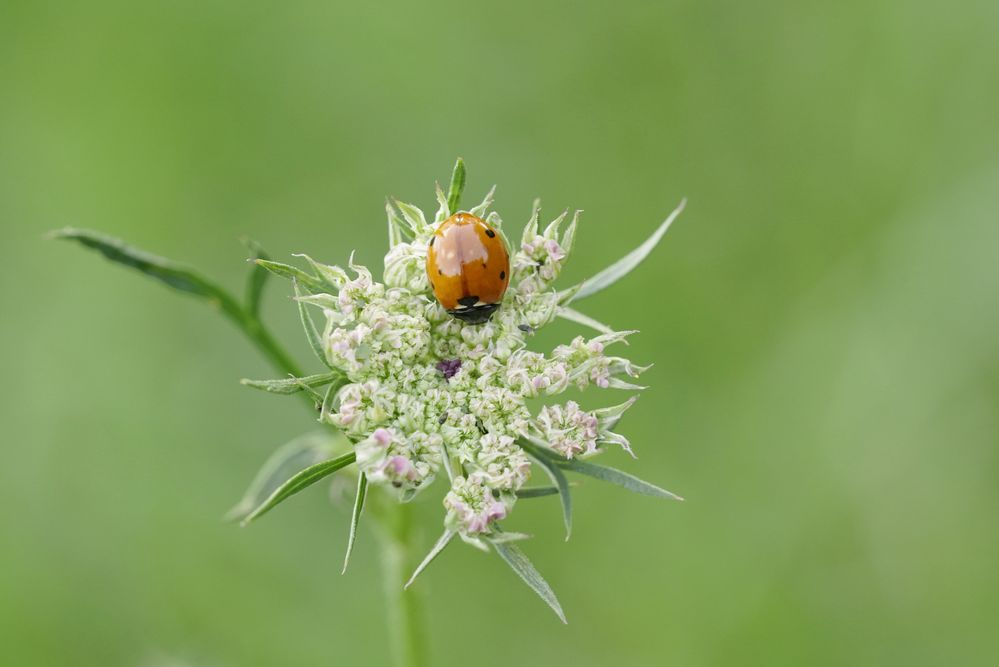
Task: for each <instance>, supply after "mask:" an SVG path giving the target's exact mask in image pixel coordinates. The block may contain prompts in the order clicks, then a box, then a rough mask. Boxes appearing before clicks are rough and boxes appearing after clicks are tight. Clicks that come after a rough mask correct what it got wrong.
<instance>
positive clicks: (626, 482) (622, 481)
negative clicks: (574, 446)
mask: <svg viewBox="0 0 999 667" xmlns="http://www.w3.org/2000/svg"><path fill="white" fill-rule="evenodd" d="M549 458H551V459H553V460H555V461H556V463H557V464H558V466H559V467H561V468H565V469H566V470H571V471H572V472H578V473H579V474H581V475H588V476H590V477H593V478H595V479H599V480H602V481H604V482H610V483H611V484H617V485H618V486H620V487H623V488H625V489H628V490H629V491H634V492H635V493H640V494H642V495H645V496H654V497H656V498H668V499H670V500H683V498H681V497H680V496H678V495H676V494H675V493H671V492H670V491H667V490H666V489H663V488H660V487H658V486H656V485H655V484H651V483H649V482H646V481H645V480H642V479H639V478H637V477H635V476H634V475H630V474H628V473H626V472H622V471H620V470H618V469H617V468H609V467H607V466H601V465H597V464H596V463H589V462H587V461H580V460H579V459H563V458H561V457H559V458H557V459H556V458H555V457H554V456H549Z"/></svg>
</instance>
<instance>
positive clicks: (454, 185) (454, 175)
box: [447, 158, 465, 215]
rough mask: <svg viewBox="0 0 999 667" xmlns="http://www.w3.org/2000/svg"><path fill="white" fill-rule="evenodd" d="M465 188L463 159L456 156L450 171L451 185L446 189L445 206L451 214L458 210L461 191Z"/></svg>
mask: <svg viewBox="0 0 999 667" xmlns="http://www.w3.org/2000/svg"><path fill="white" fill-rule="evenodd" d="M464 190H465V161H464V160H462V159H461V158H458V159H457V160H456V161H455V163H454V171H452V172H451V185H450V186H449V187H448V189H447V207H448V210H449V211H450V212H451V214H452V215H453V214H455V213H457V212H458V205H459V204H460V203H461V193H462V192H463V191H464Z"/></svg>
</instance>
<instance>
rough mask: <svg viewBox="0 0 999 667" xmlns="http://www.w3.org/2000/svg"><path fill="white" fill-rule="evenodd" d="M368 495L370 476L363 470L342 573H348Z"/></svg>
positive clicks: (359, 480) (358, 482) (355, 499)
mask: <svg viewBox="0 0 999 667" xmlns="http://www.w3.org/2000/svg"><path fill="white" fill-rule="evenodd" d="M367 495H368V478H367V477H365V475H364V473H363V472H360V473H358V475H357V495H355V496H354V511H353V512H351V514H350V533H349V534H348V535H347V553H346V554H345V555H344V557H343V569H342V570H341V571H340V574H346V573H347V565H348V564H349V563H350V554H351V552H352V551H353V550H354V538H356V537H357V524H358V522H359V521H360V520H361V512H362V511H364V498H365V497H366V496H367Z"/></svg>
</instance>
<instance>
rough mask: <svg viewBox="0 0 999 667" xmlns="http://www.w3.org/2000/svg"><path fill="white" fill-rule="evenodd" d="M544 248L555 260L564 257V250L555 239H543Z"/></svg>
mask: <svg viewBox="0 0 999 667" xmlns="http://www.w3.org/2000/svg"><path fill="white" fill-rule="evenodd" d="M545 250H546V251H547V252H548V256H549V257H550V258H551V259H552V260H554V261H556V262H558V261H561V260H563V259H565V251H564V250H562V247H561V246H560V245H559V244H558V241H556V240H555V239H549V240H547V241H545Z"/></svg>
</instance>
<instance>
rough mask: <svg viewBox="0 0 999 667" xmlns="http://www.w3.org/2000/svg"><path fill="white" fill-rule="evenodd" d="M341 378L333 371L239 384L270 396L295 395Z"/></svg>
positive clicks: (244, 381) (241, 382) (243, 380)
mask: <svg viewBox="0 0 999 667" xmlns="http://www.w3.org/2000/svg"><path fill="white" fill-rule="evenodd" d="M342 377H343V376H342V375H341V374H340V373H338V372H335V371H331V372H329V373H319V374H317V375H306V376H305V377H300V378H286V379H281V380H247V379H245V378H244V379H242V380H240V381H239V382H240V384H243V385H246V386H247V387H253V388H254V389H261V390H263V391H269V392H271V393H272V394H296V393H298V392H300V391H302V390H303V389H311V388H313V387H322V386H324V385H327V384H329V383H330V382H333V381H334V380H338V379H340V378H342Z"/></svg>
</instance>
